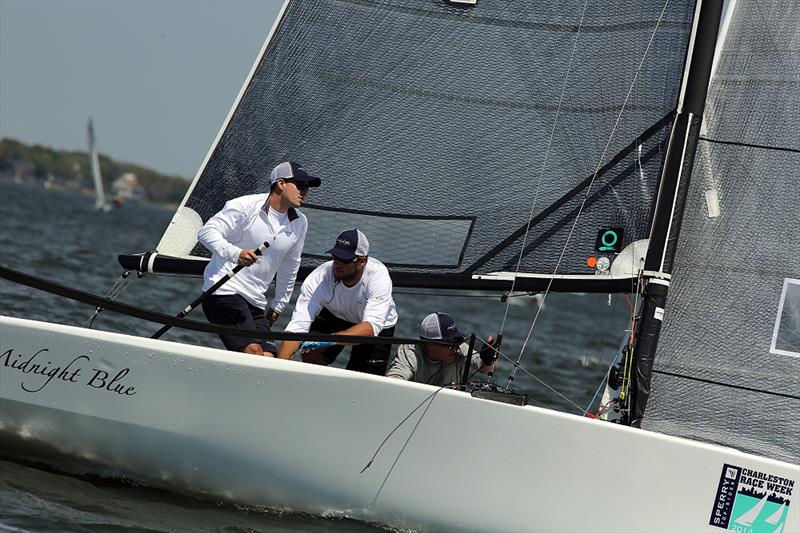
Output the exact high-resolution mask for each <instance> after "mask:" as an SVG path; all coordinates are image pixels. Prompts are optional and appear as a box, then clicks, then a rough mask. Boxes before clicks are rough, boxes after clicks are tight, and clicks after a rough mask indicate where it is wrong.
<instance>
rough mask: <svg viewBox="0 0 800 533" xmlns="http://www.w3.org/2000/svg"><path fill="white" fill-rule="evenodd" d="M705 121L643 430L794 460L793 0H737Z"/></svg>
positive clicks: (796, 54)
mask: <svg viewBox="0 0 800 533" xmlns="http://www.w3.org/2000/svg"><path fill="white" fill-rule="evenodd" d="M705 122H706V125H707V129H706V132H705V133H704V135H703V136H702V137H701V139H700V142H699V144H698V149H697V155H696V159H695V168H694V172H693V174H692V183H691V186H690V190H689V194H688V199H687V204H686V210H685V213H684V219H683V226H682V230H681V234H680V239H679V243H678V247H677V255H676V257H675V262H674V264H675V269H674V272H673V275H674V277H673V282H672V288H671V290H670V297H669V300H668V304H667V308H666V313H665V315H664V323H663V329H662V331H661V339H660V341H659V344H658V350H657V352H656V358H655V370H654V374H653V380H652V391H653V392H652V397H651V398H650V402H649V403H648V407H647V413H646V415H645V417H644V423H643V427H645V428H647V429H652V430H655V431H659V432H663V433H668V434H673V435H680V436H686V437H690V438H695V439H700V440H704V441H708V442H714V443H721V444H724V445H727V446H733V447H735V448H739V449H742V450H744V451H748V452H753V453H757V454H760V455H765V456H767V457H771V458H775V459H781V460H785V461H789V462H793V463H797V461H798V458H799V457H800V424H798V423H797V416H798V414H800V379H798V376H800V267H799V266H798V261H797V258H798V257H800V216H798V209H797V206H798V201H800V180H798V175H800V9H798V8H797V5H796V3H795V2H794V1H792V0H777V1H772V2H737V3H736V8H735V10H734V11H733V15H732V17H731V19H730V25H729V27H728V30H727V35H726V38H725V41H724V48H723V49H722V52H721V54H720V55H719V58H718V63H717V66H716V71H715V72H714V75H713V78H712V82H711V87H710V90H709V98H708V102H707V107H706V114H705ZM715 199H716V200H715ZM717 207H718V211H719V214H718V216H714V215H716V214H717V213H715V211H716V210H717Z"/></svg>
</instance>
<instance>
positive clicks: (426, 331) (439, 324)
mask: <svg viewBox="0 0 800 533" xmlns="http://www.w3.org/2000/svg"><path fill="white" fill-rule="evenodd" d="M419 336H420V337H422V338H423V339H430V340H445V341H455V342H461V341H463V340H464V339H465V338H466V335H464V334H463V333H461V332H460V331H459V330H458V327H457V326H456V322H455V320H453V319H452V317H451V316H450V315H448V314H447V313H431V314H429V315H428V316H426V317H425V318H423V319H422V322H421V323H420V325H419Z"/></svg>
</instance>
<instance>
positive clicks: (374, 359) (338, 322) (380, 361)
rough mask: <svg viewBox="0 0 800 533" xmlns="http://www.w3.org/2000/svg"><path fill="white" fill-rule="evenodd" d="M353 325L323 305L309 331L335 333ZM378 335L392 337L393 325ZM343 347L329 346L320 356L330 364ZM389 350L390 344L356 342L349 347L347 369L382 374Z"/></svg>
mask: <svg viewBox="0 0 800 533" xmlns="http://www.w3.org/2000/svg"><path fill="white" fill-rule="evenodd" d="M353 326H355V324H353V323H352V322H348V321H347V320H342V319H341V318H339V317H337V316H334V314H333V313H331V312H330V311H328V310H327V309H325V308H324V307H323V308H322V311H320V313H319V315H317V318H315V319H314V322H312V323H311V327H310V328H309V331H310V332H313V333H335V332H337V331H342V330H344V329H347V328H351V327H353ZM378 336H379V337H394V326H392V327H390V328H384V329H382V330H381V332H380V333H378ZM345 348H346V346H341V345H336V346H331V347H330V348H326V349H325V351H324V352H322V356H323V357H324V358H325V361H326V362H327V363H328V364H331V363H333V362H334V361H335V360H336V358H337V357H338V356H339V354H340V353H342V350H344V349H345ZM391 351H392V345H391V344H356V345H355V346H352V347H351V349H350V360H349V361H348V362H347V370H355V371H356V372H366V373H367V374H377V375H379V376H383V375H384V374H386V367H387V366H388V365H389V353H390V352H391Z"/></svg>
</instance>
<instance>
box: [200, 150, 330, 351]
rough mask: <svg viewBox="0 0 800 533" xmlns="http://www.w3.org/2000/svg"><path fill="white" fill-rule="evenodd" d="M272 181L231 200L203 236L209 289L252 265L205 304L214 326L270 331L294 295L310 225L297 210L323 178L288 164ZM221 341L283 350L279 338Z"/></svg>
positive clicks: (246, 348) (256, 348) (234, 345)
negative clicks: (270, 295) (262, 190)
mask: <svg viewBox="0 0 800 533" xmlns="http://www.w3.org/2000/svg"><path fill="white" fill-rule="evenodd" d="M269 182H270V192H269V194H251V195H247V196H240V197H239V198H234V199H233V200H230V201H228V202H227V203H226V204H225V207H224V208H223V209H222V211H220V212H219V213H217V214H216V215H214V216H213V217H211V218H210V219H209V220H208V222H206V224H205V226H203V228H202V229H201V230H200V231H199V232H198V234H197V239H198V240H199V241H200V242H201V243H202V244H203V246H205V247H206V248H208V249H209V250H210V251H211V253H212V255H211V261H209V263H208V266H207V267H206V269H205V272H204V273H203V277H204V281H203V290H204V291H205V290H207V289H208V288H210V287H211V286H212V285H213V284H214V283H216V282H217V281H218V280H219V279H221V278H222V277H223V276H225V275H227V274H228V272H230V271H231V270H232V269H233V268H234V267H235V266H236V265H244V266H246V267H248V268H244V269H242V270H241V271H239V273H238V274H237V275H236V276H234V277H233V278H231V279H230V280H229V281H228V282H226V283H225V284H224V285H223V286H222V287H220V288H219V289H217V291H216V292H215V293H214V294H213V295H212V296H210V297H209V298H207V299H206V300H205V301H204V302H203V312H204V313H205V315H206V318H208V321H209V322H211V323H212V324H220V325H224V326H235V327H239V328H245V329H258V330H262V331H270V326H272V324H274V323H275V321H276V320H277V319H278V315H280V313H281V311H283V308H284V306H285V305H286V303H287V302H288V301H289V298H290V297H291V295H292V290H293V289H294V281H295V279H296V277H297V269H298V268H299V267H300V254H301V253H302V252H303V243H304V241H305V238H306V231H307V229H308V221H307V220H306V217H305V215H303V214H302V213H300V212H299V211H298V210H297V208H298V207H300V205H301V204H302V203H303V201H304V200H305V198H306V196H307V194H308V188H309V187H319V186H320V184H321V180H320V179H319V178H315V177H314V176H311V175H309V174H308V173H307V172H306V171H305V169H303V167H302V166H301V165H300V164H298V163H291V162H285V163H281V164H279V165H278V166H276V167H275V168H274V169H272V173H271V174H270V177H269ZM264 242H266V243H268V244H269V248H267V250H266V251H265V252H264V254H263V255H262V256H261V257H259V256H257V255H256V254H255V250H256V248H258V247H259V246H260V245H261V244H262V243H264ZM273 279H275V298H274V299H273V301H272V306H271V307H270V308H269V309H267V297H266V292H267V289H268V288H269V284H270V283H272V280H273ZM265 310H266V312H265ZM220 339H221V340H222V343H223V344H224V345H225V347H226V348H227V349H228V350H232V351H238V352H245V353H249V354H254V355H268V356H274V355H275V353H276V352H277V346H276V345H275V343H274V342H270V341H267V340H263V339H257V338H250V337H240V336H236V335H220Z"/></svg>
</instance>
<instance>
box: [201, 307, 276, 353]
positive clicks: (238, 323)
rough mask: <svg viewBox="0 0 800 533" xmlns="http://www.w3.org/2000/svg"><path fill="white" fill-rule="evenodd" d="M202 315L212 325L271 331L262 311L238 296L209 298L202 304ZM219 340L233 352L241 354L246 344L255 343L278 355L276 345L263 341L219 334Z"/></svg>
mask: <svg viewBox="0 0 800 533" xmlns="http://www.w3.org/2000/svg"><path fill="white" fill-rule="evenodd" d="M203 313H205V315H206V318H207V319H208V321H209V322H211V323H212V324H219V325H220V326H233V327H237V328H242V329H257V330H259V331H263V332H265V333H268V332H270V331H271V329H270V327H269V324H268V323H267V319H266V318H265V317H264V310H263V309H259V308H258V307H256V306H255V305H252V304H251V303H250V302H248V301H247V300H245V299H244V298H243V297H242V296H239V295H238V294H225V295H222V296H218V295H212V296H209V297H208V298H207V299H206V300H205V301H204V302H203ZM219 338H220V339H221V340H222V344H224V345H225V348H227V349H228V350H231V351H233V352H241V351H242V350H243V349H244V347H245V346H247V345H248V344H253V343H255V344H260V345H261V347H262V348H263V349H264V351H265V352H272V353H278V347H277V345H276V344H275V343H274V342H272V341H268V340H265V339H256V338H252V337H240V336H238V335H226V334H220V336H219Z"/></svg>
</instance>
